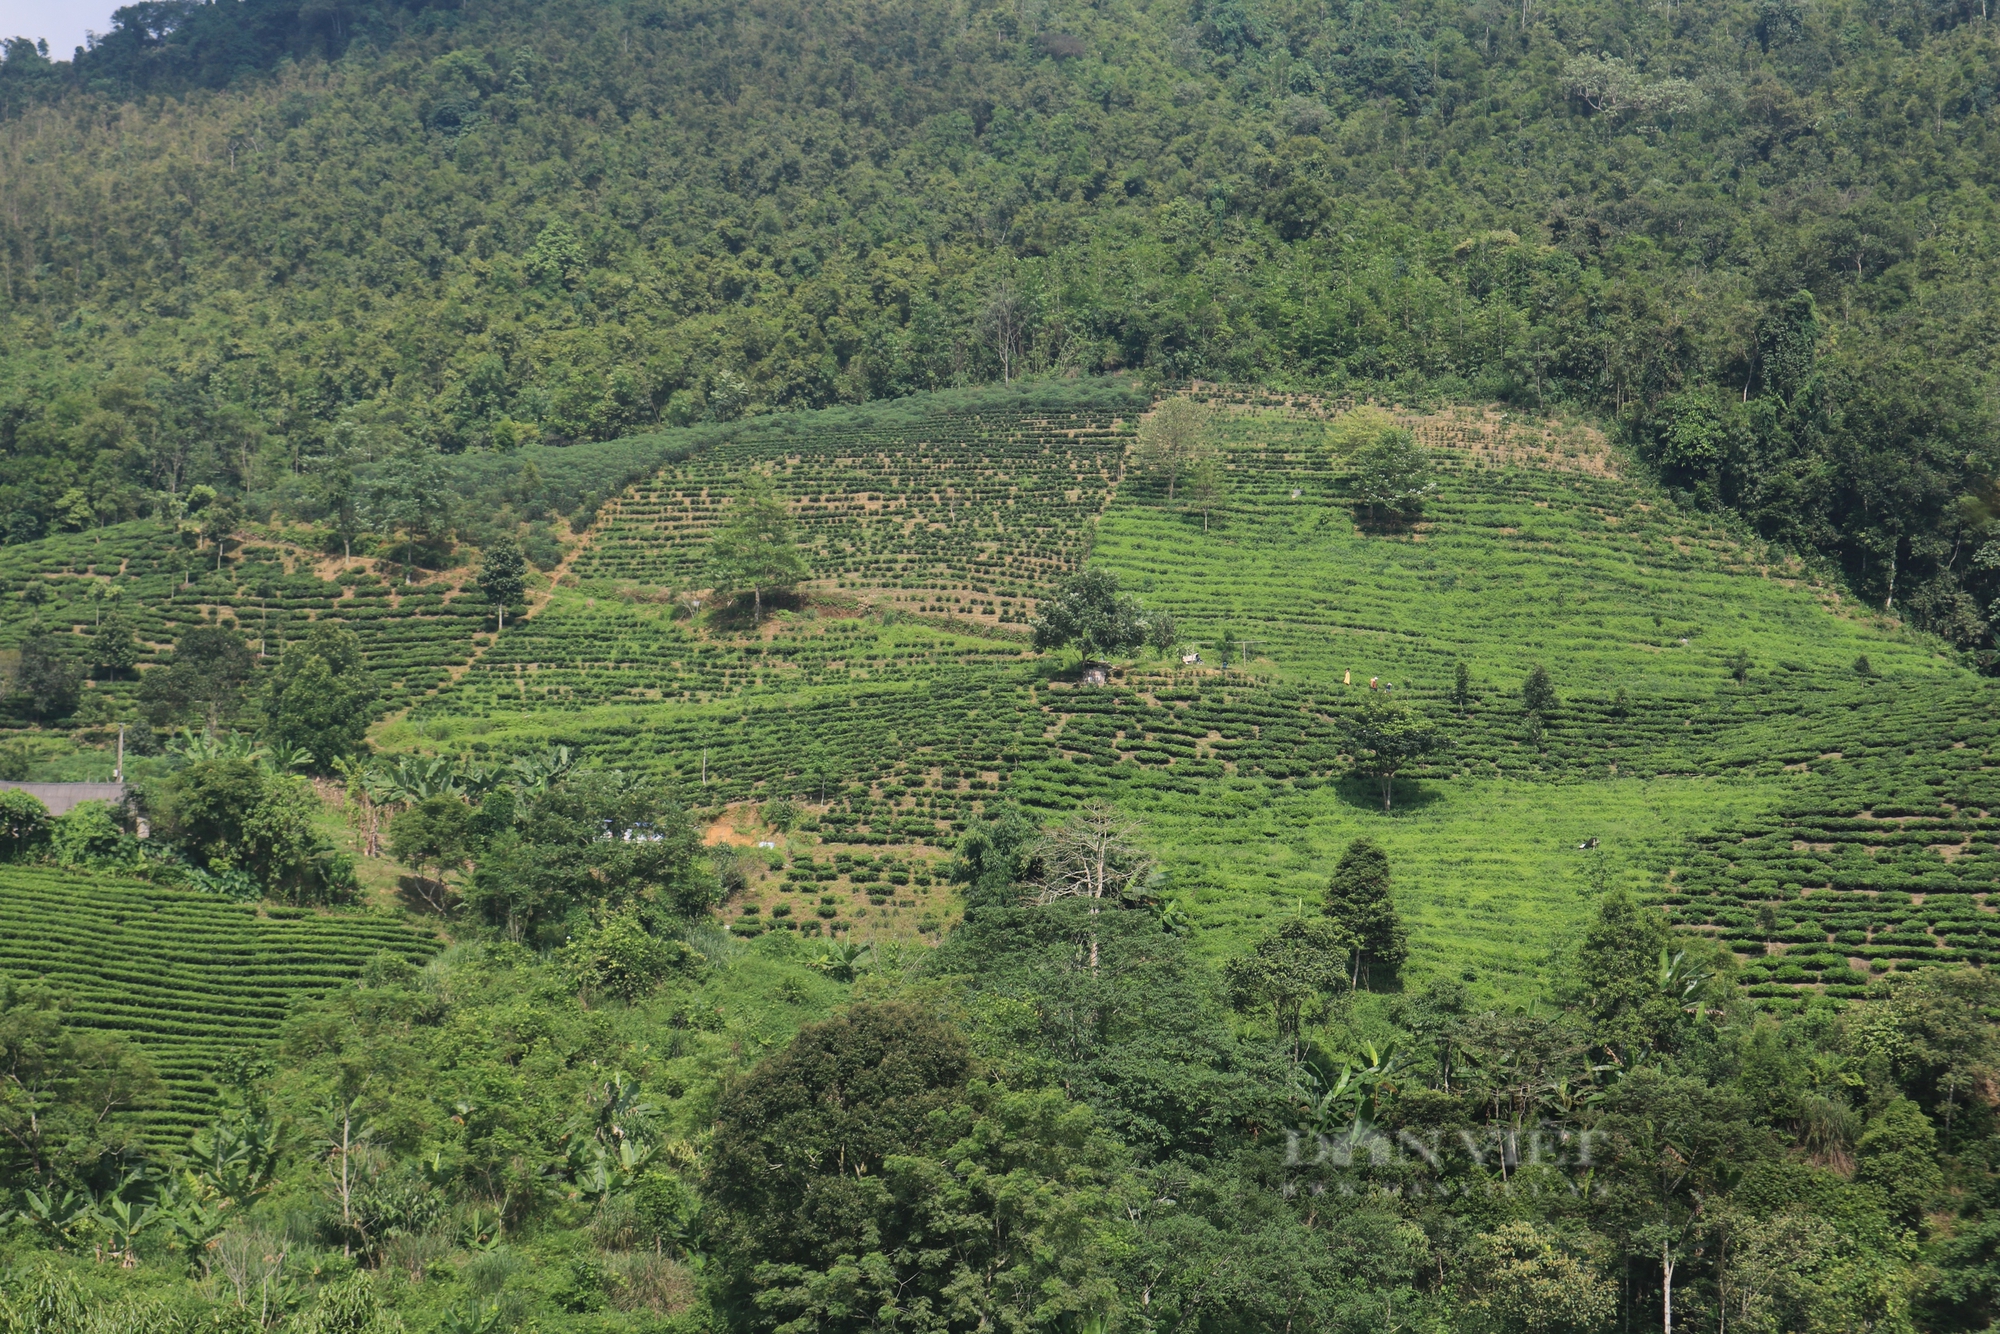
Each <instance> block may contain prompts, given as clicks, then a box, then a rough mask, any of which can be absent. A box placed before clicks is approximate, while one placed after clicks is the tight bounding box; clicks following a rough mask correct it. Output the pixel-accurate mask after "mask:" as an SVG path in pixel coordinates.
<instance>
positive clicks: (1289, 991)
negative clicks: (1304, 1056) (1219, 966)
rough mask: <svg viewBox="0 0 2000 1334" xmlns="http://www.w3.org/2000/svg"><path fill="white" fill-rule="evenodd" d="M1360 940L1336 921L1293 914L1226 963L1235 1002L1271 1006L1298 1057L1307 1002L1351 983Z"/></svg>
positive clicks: (1283, 1035)
mask: <svg viewBox="0 0 2000 1334" xmlns="http://www.w3.org/2000/svg"><path fill="white" fill-rule="evenodd" d="M1356 943H1357V942H1356V941H1355V939H1354V936H1353V935H1352V934H1351V933H1349V932H1348V931H1347V930H1346V929H1345V928H1344V927H1342V926H1341V925H1340V924H1339V923H1337V922H1331V921H1328V920H1326V919H1325V918H1323V917H1288V918H1286V919H1285V921H1284V922H1283V923H1282V924H1280V925H1279V927H1278V929H1277V930H1276V931H1273V932H1271V933H1270V934H1269V935H1267V936H1265V937H1264V938H1263V939H1262V940H1260V941H1258V942H1257V944H1256V945H1255V946H1254V947H1253V948H1252V949H1251V951H1250V953H1248V954H1244V955H1238V956H1237V957H1236V958H1234V959H1231V960H1230V961H1229V962H1228V963H1227V964H1225V965H1224V966H1223V978H1224V980H1225V981H1226V982H1227V984H1228V986H1229V996H1230V1001H1231V1003H1232V1004H1234V1005H1235V1006H1236V1008H1237V1009H1239V1010H1251V1009H1256V1008H1260V1007H1263V1006H1267V1005H1268V1006H1269V1007H1270V1008H1271V1014H1272V1018H1273V1019H1274V1021H1275V1022H1276V1023H1277V1026H1278V1036H1279V1037H1280V1038H1282V1039H1283V1040H1284V1041H1285V1042H1286V1044H1287V1045H1288V1046H1290V1047H1291V1049H1292V1051H1293V1054H1294V1056H1296V1055H1297V1053H1298V1050H1299V1043H1300V1025H1301V1022H1302V1018H1303V1015H1304V1011H1305V1006H1306V1003H1307V1002H1308V1001H1311V1000H1313V999H1314V998H1316V997H1321V996H1332V995H1336V994H1338V993H1339V992H1340V991H1341V990H1343V989H1344V988H1345V987H1346V986H1347V985H1348V976H1347V968H1346V963H1347V959H1348V956H1349V955H1350V954H1351V953H1352V952H1353V951H1354V949H1355V946H1356Z"/></svg>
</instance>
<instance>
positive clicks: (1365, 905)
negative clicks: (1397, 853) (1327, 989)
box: [1326, 838, 1410, 990]
mask: <svg viewBox="0 0 2000 1334" xmlns="http://www.w3.org/2000/svg"><path fill="white" fill-rule="evenodd" d="M1326 915H1327V916H1328V917H1331V918H1332V919H1333V920H1334V921H1335V922H1336V923H1337V924H1338V925H1339V926H1340V927H1342V928H1343V929H1344V930H1345V931H1346V932H1347V933H1348V934H1349V935H1351V936H1352V937H1354V939H1355V941H1356V942H1357V944H1356V946H1355V950H1354V958H1353V963H1352V967H1353V974H1354V979H1353V985H1354V987H1355V989H1356V990H1359V989H1361V988H1363V987H1366V988H1368V989H1369V990H1377V989H1380V990H1389V989H1392V988H1394V987H1395V986H1396V984H1397V981H1398V977H1399V975H1400V974H1401V972H1402V968H1403V961H1404V960H1405V959H1407V958H1409V957H1410V942H1409V937H1408V934H1407V933H1406V932H1405V931H1404V930H1403V919H1402V918H1401V917H1400V916H1398V915H1397V913H1396V902H1395V900H1394V899H1392V898H1390V897H1389V856H1388V854H1387V853H1385V852H1383V851H1382V849H1380V848H1378V847H1376V846H1375V842H1374V840H1373V839H1368V838H1357V839H1355V840H1354V841H1353V842H1352V843H1349V844H1348V845H1347V851H1346V852H1343V853H1341V854H1340V861H1339V863H1338V864H1337V865H1336V866H1335V867H1334V868H1333V881H1332V883H1330V884H1329V885H1328V886H1327V888H1326Z"/></svg>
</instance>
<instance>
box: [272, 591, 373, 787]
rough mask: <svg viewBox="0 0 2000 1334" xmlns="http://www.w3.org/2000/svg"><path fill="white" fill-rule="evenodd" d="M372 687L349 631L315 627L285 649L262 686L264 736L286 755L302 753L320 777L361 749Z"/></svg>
mask: <svg viewBox="0 0 2000 1334" xmlns="http://www.w3.org/2000/svg"><path fill="white" fill-rule="evenodd" d="M374 702H375V688H374V686H373V684H372V683H371V682H370V681H369V679H368V672H367V668H366V667H365V666H364V665H363V664H362V661H361V640H360V637H359V636H357V635H356V634H355V633H354V632H353V631H352V630H348V629H346V628H344V627H341V626H334V625H315V626H314V627H313V628H312V630H311V631H310V632H309V633H308V634H307V635H306V637H305V638H304V639H301V640H296V641H294V642H292V643H290V644H287V645H286V646H285V651H284V654H283V655H282V656H281V657H280V658H279V659H278V665H277V667H276V668H274V669H273V670H272V672H271V678H270V680H269V681H267V682H266V683H265V686H264V730H265V735H266V736H267V737H268V738H269V739H270V740H271V741H272V742H273V743H274V744H276V745H278V746H281V747H283V748H284V749H286V750H287V751H291V752H299V751H303V752H305V753H306V754H308V755H310V756H311V757H312V760H311V764H312V765H313V767H314V769H316V770H317V771H318V772H320V773H331V772H333V767H334V765H335V763H336V762H337V761H339V760H341V759H344V758H346V757H348V756H351V755H354V754H356V753H358V752H359V751H361V750H362V749H363V747H364V738H365V737H366V736H367V733H368V723H369V718H370V708H371V706H372V705H373V704H374Z"/></svg>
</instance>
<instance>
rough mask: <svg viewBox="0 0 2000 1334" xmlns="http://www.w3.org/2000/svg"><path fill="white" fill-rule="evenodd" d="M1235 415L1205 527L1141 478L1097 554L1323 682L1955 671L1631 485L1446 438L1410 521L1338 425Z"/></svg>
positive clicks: (1661, 687) (1211, 625) (1208, 641)
mask: <svg viewBox="0 0 2000 1334" xmlns="http://www.w3.org/2000/svg"><path fill="white" fill-rule="evenodd" d="M1228 431H1229V434H1230V436H1231V437H1232V438H1231V439H1230V440H1229V441H1228V442H1227V448H1226V450H1225V467H1224V482H1223V486H1222V496H1221V498H1220V500H1219V502H1218V504H1217V505H1216V507H1215V509H1214V510H1213V511H1212V512H1211V513H1210V514H1209V516H1208V527H1209V531H1208V532H1207V533H1204V532H1203V531H1202V529H1203V516H1202V515H1201V514H1199V513H1197V512H1194V511H1192V510H1189V509H1188V508H1187V507H1186V506H1185V504H1178V503H1177V504H1172V505H1169V504H1168V503H1167V502H1166V499H1165V496H1164V495H1163V494H1162V493H1161V492H1160V490H1159V488H1157V487H1156V486H1152V485H1147V484H1131V485H1127V486H1125V487H1123V488H1121V489H1120V491H1119V493H1118V496H1117V498H1116V499H1115V500H1114V501H1113V503H1112V504H1111V505H1110V507H1109V508H1108V510H1107V512H1106V514H1105V517H1104V519H1103V521H1102V522H1101V524H1100V525H1099V531H1098V540H1097V545H1096V548H1095V555H1094V557H1093V559H1094V560H1096V561H1098V562H1099V563H1102V564H1106V565H1109V566H1111V567H1112V568H1114V569H1116V570H1117V571H1118V572H1119V573H1120V575H1121V576H1123V578H1124V579H1125V581H1126V583H1127V584H1128V585H1129V586H1131V587H1133V588H1135V589H1137V590H1138V591H1139V592H1140V593H1141V594H1142V595H1143V596H1145V597H1147V598H1148V599H1149V600H1153V601H1157V602H1159V603H1160V604H1162V605H1164V606H1166V607H1167V608H1169V609H1170V610H1172V611H1173V612H1174V614H1175V616H1176V617H1177V618H1178V620H1179V622H1180V624H1181V626H1182V628H1183V629H1184V630H1185V631H1187V632H1189V633H1190V635H1191V637H1192V638H1193V639H1194V640H1196V641H1197V642H1199V643H1201V644H1203V645H1204V646H1206V648H1207V650H1208V652H1209V654H1210V656H1211V657H1213V656H1215V655H1217V654H1218V653H1220V652H1221V651H1222V648H1221V646H1222V642H1223V638H1224V635H1225V633H1227V634H1228V635H1229V636H1230V638H1231V639H1232V640H1233V641H1242V640H1246V639H1247V640H1250V641H1252V644H1251V647H1252V652H1253V655H1254V656H1263V657H1267V658H1269V659H1270V660H1271V661H1272V663H1273V664H1274V665H1275V666H1276V668H1277V669H1278V670H1279V671H1280V672H1282V673H1284V674H1286V675H1288V676H1294V677H1299V678H1303V679H1308V680H1316V681H1322V682H1324V681H1332V680H1339V679H1341V678H1342V677H1343V676H1344V675H1345V674H1347V673H1350V672H1351V673H1353V674H1354V675H1355V676H1357V677H1358V678H1360V679H1362V680H1366V679H1367V678H1369V677H1371V676H1378V675H1379V676H1383V677H1386V678H1388V679H1392V680H1395V681H1397V682H1398V683H1401V684H1410V683H1412V682H1414V683H1419V684H1423V685H1426V686H1430V687H1433V688H1442V687H1444V686H1445V685H1446V684H1447V683H1448V680H1449V676H1450V673H1451V671H1452V668H1453V667H1454V665H1455V664H1456V663H1457V662H1460V661H1465V662H1468V663H1470V664H1471V666H1472V667H1473V669H1474V671H1475V673H1477V674H1478V675H1480V676H1482V677H1483V678H1485V679H1487V680H1488V682H1489V683H1494V682H1498V681H1504V682H1506V684H1507V686H1509V687H1511V686H1512V685H1513V684H1515V683H1518V682H1519V680H1520V679H1521V676H1522V675H1523V674H1524V673H1525V672H1526V671H1527V669H1528V667H1529V665H1530V664H1531V663H1533V662H1535V661H1541V662H1545V663H1547V664H1548V666H1549V668H1550V670H1551V671H1552V672H1553V673H1554V674H1555V676H1556V680H1557V682H1558V685H1559V687H1571V688H1577V689H1590V690H1593V691H1603V692H1606V693H1609V692H1610V691H1612V690H1614V689H1615V688H1616V687H1617V686H1619V685H1624V686H1626V687H1627V688H1628V689H1630V690H1634V691H1638V692H1642V693H1649V694H1661V693H1667V692H1672V691H1684V690H1686V689H1688V688H1689V687H1690V686H1693V685H1697V684H1698V685H1699V686H1700V688H1701V689H1702V690H1703V691H1705V690H1707V689H1708V688H1710V687H1711V686H1712V684H1713V683H1716V682H1720V681H1722V680H1723V679H1725V678H1726V677H1727V676H1728V675H1729V673H1730V671H1731V667H1730V663H1731V660H1732V659H1733V657H1734V655H1736V654H1737V653H1739V652H1740V653H1746V654H1748V656H1749V659H1750V662H1751V664H1752V670H1753V673H1754V672H1755V671H1757V670H1765V669H1772V668H1777V667H1780V666H1782V665H1786V664H1789V665H1791V666H1794V667H1800V668H1804V669H1807V670H1809V671H1814V672H1824V673H1834V672H1838V671H1842V670H1849V669H1851V668H1852V666H1853V664H1854V661H1855V659H1856V658H1857V657H1859V656H1864V655H1865V656H1867V657H1868V658H1869V659H1870V661H1871V664H1872V666H1873V667H1874V669H1875V670H1877V671H1878V672H1883V673H1902V672H1922V673H1925V674H1933V675H1934V674H1939V673H1943V674H1946V675H1949V674H1951V673H1953V672H1955V671H1957V670H1958V669H1957V668H1956V667H1955V665H1954V664H1952V663H1950V662H1948V661H1945V660H1942V659H1940V658H1939V656H1938V655H1937V652H1936V650H1935V648H1934V646H1931V645H1929V644H1926V643H1923V642H1921V641H1920V640H1918V639H1916V638H1915V637H1911V636H1907V635H1903V634H1901V633H1900V632H1895V631H1891V630H1887V629H1884V628H1881V627H1879V626H1877V625H1875V624H1874V623H1872V621H1871V620H1870V619H1868V618H1865V617H1859V616H1853V615H1842V614H1829V611H1830V609H1831V606H1832V603H1833V596H1832V595H1831V594H1830V593H1827V592H1824V591H1822V590H1818V589H1815V588H1813V587H1812V586H1811V585H1810V584H1809V583H1808V582H1807V581H1806V580H1805V579H1804V572H1803V571H1800V570H1796V569H1792V568H1790V567H1788V566H1786V565H1785V564H1784V563H1783V562H1782V561H1781V560H1779V559H1778V558H1777V557H1776V556H1775V555H1772V554H1771V553H1767V552H1765V551H1764V550H1763V549H1762V545H1761V544H1760V543H1757V542H1755V541H1754V540H1745V539H1741V538H1739V537H1737V536H1735V535H1733V534H1730V533H1728V532H1726V531H1723V530H1722V529H1720V528H1717V527H1715V526H1714V525H1713V524H1711V523H1709V522H1708V521H1706V520H1705V519H1703V518H1701V517H1699V516H1692V515H1688V514H1685V513H1683V512H1681V511H1679V510H1678V509H1676V508H1675V507H1674V506H1673V505H1671V504H1670V503H1668V502H1666V501H1665V499H1664V498H1662V497H1660V496H1658V495H1654V494H1650V493H1648V492H1647V491H1646V490H1645V489H1644V488H1643V487H1641V486H1639V485H1638V484H1635V483H1632V482H1629V481H1625V480H1620V479H1616V478H1608V477H1599V476H1594V475H1590V474H1588V473H1583V472H1562V471H1551V470H1548V469H1545V468H1536V467H1519V466H1511V465H1510V466H1493V465H1489V464H1488V463H1487V462H1486V461H1485V459H1484V456H1482V455H1479V454H1476V453H1474V452H1473V451H1472V450H1471V449H1470V448H1465V449H1455V448H1446V449H1441V450H1439V451H1438V453H1437V454H1436V455H1435V457H1436V458H1437V459H1438V461H1439V463H1440V465H1441V466H1440V469H1439V471H1438V474H1437V483H1438V485H1437V490H1436V492H1435V493H1434V494H1433V496H1432V497H1431V498H1430V500H1429V501H1428V503H1427V504H1426V506H1425V511H1424V517H1423V520H1422V522H1421V523H1419V524H1418V525H1416V527H1415V528H1414V529H1412V530H1410V531H1402V530H1399V529H1397V528H1395V527H1393V526H1387V525H1375V526H1371V525H1370V524H1369V523H1368V522H1367V510H1366V507H1365V506H1359V505H1357V504H1356V503H1355V502H1354V500H1353V499H1352V491H1353V486H1352V478H1351V475H1350V473H1349V471H1348V469H1349V467H1350V463H1349V461H1348V460H1347V459H1345V458H1340V457H1336V456H1335V455H1334V453H1333V452H1332V451H1331V449H1330V448H1329V447H1328V445H1327V443H1326V440H1325V438H1324V428H1323V427H1321V426H1319V425H1317V424H1315V423H1312V422H1302V421H1297V420H1294V419H1290V418H1274V417H1266V416H1240V417H1236V418H1232V419H1231V420H1230V422H1229V423H1228ZM1357 519H1359V520H1361V522H1357ZM1767 572H1768V575H1769V577H1767Z"/></svg>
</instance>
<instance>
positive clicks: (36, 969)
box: [0, 866, 438, 1149]
mask: <svg viewBox="0 0 2000 1334" xmlns="http://www.w3.org/2000/svg"><path fill="white" fill-rule="evenodd" d="M437 948H438V945H437V941H436V940H435V939H434V938H432V937H430V936H428V935H423V934H419V933H418V932H417V931H414V930H412V929H411V927H410V926H409V925H408V924H407V923H405V922H403V921H401V920H399V919H398V918H395V917H390V916H377V915H372V914H371V915H364V914H359V913H344V914H339V915H332V914H317V913H310V912H305V911H302V910H299V909H283V908H268V909H266V910H264V912H263V913H262V914H260V913H259V911H258V910H257V909H256V908H255V907H254V906H252V905H249V904H243V903H233V902H228V901H225V900H222V899H218V898H215V897H212V896H209V895H204V894H197V893H190V892H185V891H181V890H172V889H163V888H160V887H158V886H155V885H149V884H142V883H138V882H132V881H123V882H121V881H118V880H112V879H105V878H102V877H100V876H97V875H88V876H86V875H73V874H68V873H64V872H61V871H56V870H51V869H38V868H32V867H18V866H0V974H4V975H6V976H10V977H14V978H19V979H23V980H39V981H43V982H46V983H47V984H48V985H49V986H50V987H51V988H52V989H53V990H55V991H56V992H57V993H58V994H59V995H60V996H61V997H62V999H63V1005H64V1010H65V1012H66V1013H67V1015H68V1016H69V1018H70V1020H71V1021H72V1022H73V1023H75V1024H77V1025H78V1026H80V1027H84V1028H89V1029H95V1030H97V1031H100V1032H104V1033H109V1034H114V1035H116V1036H118V1037H121V1038H124V1039H126V1040H127V1041H129V1042H132V1043H133V1044H134V1045H136V1046H137V1047H138V1049H139V1050H140V1051H142V1052H143V1053H145V1055H146V1057H147V1059H148V1060H149V1061H150V1062H151V1063H152V1065H153V1067H154V1069H155V1070H156V1071H157V1072H158V1073H159V1075H160V1077H161V1079H162V1081H163V1082H164V1083H165V1085H166V1097H165V1100H164V1101H162V1102H160V1103H159V1104H158V1105H156V1106H150V1107H145V1108H141V1109H139V1110H138V1112H137V1114H136V1116H137V1119H138V1121H139V1123H140V1124H141V1126H142V1127H143V1130H144V1133H145V1135H146V1138H147V1139H148V1140H149V1141H151V1142H153V1143H155V1144H156V1145H157V1146H159V1147H161V1148H172V1149H179V1148H181V1147H182V1146H184V1145H185V1144H186V1143H187V1138H188V1136H189V1134H191V1133H192V1132H193V1131H194V1130H195V1129H197V1128H199V1127H200V1126H202V1125H205V1124H207V1122H208V1120H209V1119H210V1117H211V1116H212V1115H213V1112H214V1106H215V1097H216V1093H217V1084H216V1079H217V1075H218V1072H219V1071H221V1070H222V1069H223V1068H224V1067H225V1066H226V1065H227V1063H228V1062H229V1061H230V1060H232V1059H233V1058H239V1057H242V1056H244V1055H247V1054H248V1053H249V1052H251V1051H252V1050H254V1049H255V1048H256V1047H257V1046H258V1045H260V1044H262V1043H265V1042H268V1041H269V1040H270V1039H271V1038H272V1037H274V1036H275V1035H276V1034H277V1031H278V1026H279V1025H280V1023H282V1022H283V1020H284V1018H285V1014H286V1012H287V1008H288V1007H289V1006H290V1005H291V1004H292V1003H293V1002H294V1001H296V1000H300V999H303V998H305V997H308V996H316V995H320V994H322V993H324V992H327V991H329V990H331V989H333V988H334V987H335V986H338V985H340V984H341V983H343V982H346V981H347V980H349V979H351V978H353V977H354V976H355V975H356V974H357V973H359V972H360V971H361V969H362V967H363V965H365V964H366V963H367V962H368V960H369V959H371V958H373V957H375V956H376V955H379V954H385V953H386V954H393V955H398V956H401V957H402V958H405V959H409V960H412V961H422V960H424V959H426V958H428V957H430V955H432V954H433V953H435V952H436V950H437Z"/></svg>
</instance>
